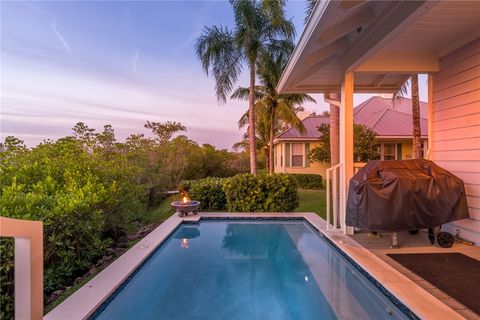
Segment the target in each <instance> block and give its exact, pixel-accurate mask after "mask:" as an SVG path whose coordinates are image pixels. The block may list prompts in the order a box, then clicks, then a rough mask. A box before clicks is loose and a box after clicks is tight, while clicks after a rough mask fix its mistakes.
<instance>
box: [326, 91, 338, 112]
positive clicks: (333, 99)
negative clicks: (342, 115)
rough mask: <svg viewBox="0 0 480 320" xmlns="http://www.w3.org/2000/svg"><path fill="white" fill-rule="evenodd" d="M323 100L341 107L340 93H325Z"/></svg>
mask: <svg viewBox="0 0 480 320" xmlns="http://www.w3.org/2000/svg"><path fill="white" fill-rule="evenodd" d="M323 100H324V101H325V102H326V103H329V104H333V105H334V106H337V107H339V108H340V97H339V96H338V93H330V92H329V93H325V94H324V95H323Z"/></svg>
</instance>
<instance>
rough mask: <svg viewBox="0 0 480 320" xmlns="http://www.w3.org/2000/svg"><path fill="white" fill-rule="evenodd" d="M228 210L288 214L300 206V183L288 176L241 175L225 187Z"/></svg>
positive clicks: (229, 181) (228, 180)
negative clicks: (298, 185)
mask: <svg viewBox="0 0 480 320" xmlns="http://www.w3.org/2000/svg"><path fill="white" fill-rule="evenodd" d="M223 189H224V191H225V195H226V198H227V209H228V211H240V212H287V211H293V210H294V209H295V208H296V207H297V206H298V195H297V185H296V182H295V181H294V180H293V179H292V178H291V177H289V176H288V175H286V174H273V175H258V176H254V175H252V174H239V175H236V176H234V177H231V178H229V179H227V180H226V181H225V183H224V187H223Z"/></svg>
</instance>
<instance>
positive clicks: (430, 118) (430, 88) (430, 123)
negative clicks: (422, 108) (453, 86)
mask: <svg viewBox="0 0 480 320" xmlns="http://www.w3.org/2000/svg"><path fill="white" fill-rule="evenodd" d="M433 107H434V106H433V75H432V74H429V75H428V144H427V146H428V150H425V147H424V150H425V151H424V152H425V155H426V156H427V159H429V160H430V159H431V158H432V152H433V120H434V119H433V117H434V112H433Z"/></svg>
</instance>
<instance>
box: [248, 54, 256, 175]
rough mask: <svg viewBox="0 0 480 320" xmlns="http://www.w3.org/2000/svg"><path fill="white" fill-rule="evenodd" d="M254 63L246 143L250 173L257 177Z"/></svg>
mask: <svg viewBox="0 0 480 320" xmlns="http://www.w3.org/2000/svg"><path fill="white" fill-rule="evenodd" d="M254 90H255V61H250V92H249V93H248V142H249V148H250V173H252V174H254V175H257V146H256V140H255V138H256V136H255V91H254Z"/></svg>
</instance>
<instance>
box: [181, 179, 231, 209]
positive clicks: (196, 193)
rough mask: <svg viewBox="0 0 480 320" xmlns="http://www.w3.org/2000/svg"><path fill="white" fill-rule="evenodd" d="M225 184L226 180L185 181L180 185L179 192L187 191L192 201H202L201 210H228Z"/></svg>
mask: <svg viewBox="0 0 480 320" xmlns="http://www.w3.org/2000/svg"><path fill="white" fill-rule="evenodd" d="M224 183H225V178H205V179H201V180H185V181H182V182H181V183H180V185H179V191H181V192H182V191H186V192H188V194H189V197H190V198H191V199H195V200H198V201H200V210H211V211H219V210H226V207H227V199H226V197H225V192H224V191H223V185H224Z"/></svg>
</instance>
